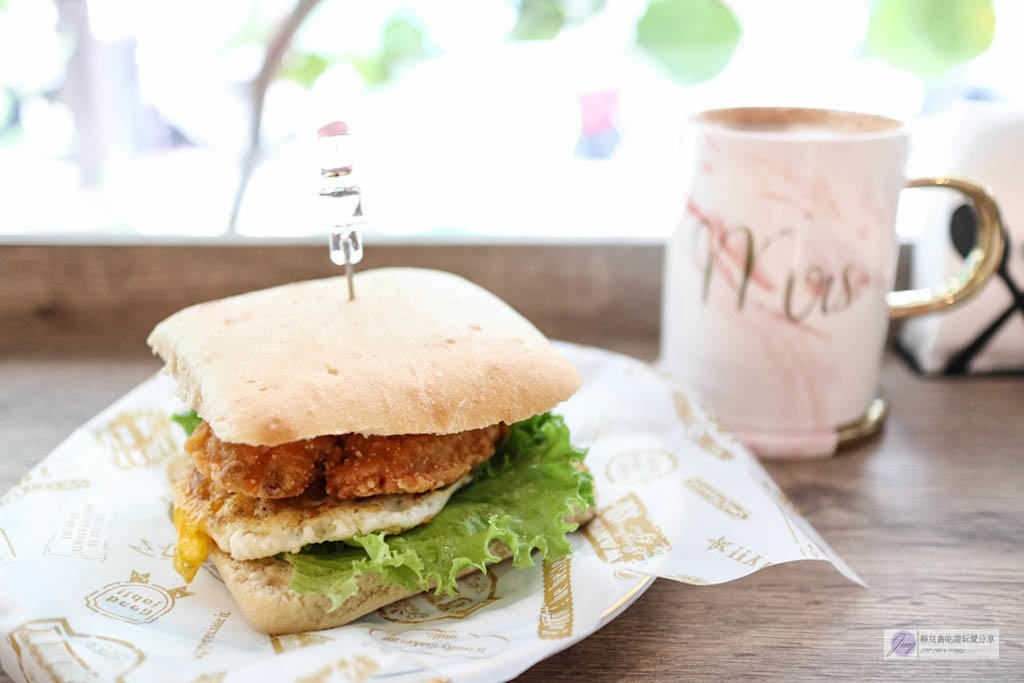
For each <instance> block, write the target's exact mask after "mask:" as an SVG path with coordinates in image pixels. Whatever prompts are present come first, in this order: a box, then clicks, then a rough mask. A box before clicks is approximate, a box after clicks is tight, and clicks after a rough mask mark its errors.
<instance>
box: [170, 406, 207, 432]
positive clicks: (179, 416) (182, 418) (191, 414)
mask: <svg viewBox="0 0 1024 683" xmlns="http://www.w3.org/2000/svg"><path fill="white" fill-rule="evenodd" d="M171 419H172V420H174V421H175V422H177V423H178V424H179V425H180V426H181V428H182V429H184V430H185V434H187V435H188V436H192V432H194V431H196V427H198V426H199V425H200V424H201V423H202V421H203V418H201V417H199V416H198V415H196V411H194V410H189V411H187V412H184V413H176V414H174V415H171Z"/></svg>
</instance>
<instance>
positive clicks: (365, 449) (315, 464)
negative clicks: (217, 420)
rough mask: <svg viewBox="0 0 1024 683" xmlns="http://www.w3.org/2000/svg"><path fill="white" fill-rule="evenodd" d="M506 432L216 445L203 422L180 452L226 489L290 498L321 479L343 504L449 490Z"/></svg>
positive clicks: (488, 429)
mask: <svg viewBox="0 0 1024 683" xmlns="http://www.w3.org/2000/svg"><path fill="white" fill-rule="evenodd" d="M506 432H507V427H506V426H505V425H504V424H496V425H491V426H490V427H485V428H483V429H472V430H469V431H465V432H459V433H456V434H404V435H395V436H363V435H360V434H345V435H340V436H318V437H316V438H312V439H304V440H302V441H292V442H290V443H285V444H281V445H279V446H249V445H246V444H237V443H229V442H227V441H221V440H220V439H218V438H217V436H216V435H215V434H214V433H213V430H212V429H210V426H209V425H208V424H207V423H206V422H203V423H201V424H200V425H199V426H198V427H197V428H196V430H195V431H194V432H193V434H192V436H191V437H189V439H188V440H187V441H186V442H185V452H186V453H188V454H189V455H190V456H191V457H192V461H193V463H194V464H195V466H196V468H197V469H199V471H201V472H202V473H203V474H204V475H206V476H207V477H209V478H210V479H211V480H212V481H213V482H215V483H216V484H217V485H218V486H219V487H220V488H222V489H224V490H226V491H230V492H233V493H241V494H244V495H247V496H251V497H254V498H264V499H276V498H292V497H295V496H299V495H302V493H303V492H304V491H305V490H306V489H307V488H309V486H310V485H311V484H313V483H314V482H315V481H317V480H318V479H319V478H320V477H321V476H322V477H323V479H324V483H325V488H326V491H327V493H328V494H329V495H330V496H332V497H334V498H337V499H340V500H348V499H353V498H364V497H368V496H377V495H383V494H393V493H422V492H424V491H432V490H434V489H437V488H441V487H443V486H447V485H448V484H451V483H453V482H455V481H457V480H459V479H460V478H461V477H464V476H465V475H466V474H468V473H469V472H470V470H472V469H473V467H475V466H476V465H479V464H480V463H482V462H485V461H486V460H487V459H488V458H490V457H491V456H492V455H493V454H494V450H495V448H496V446H497V443H498V442H499V441H500V440H501V438H502V437H503V436H504V435H505V433H506Z"/></svg>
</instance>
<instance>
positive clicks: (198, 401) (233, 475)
mask: <svg viewBox="0 0 1024 683" xmlns="http://www.w3.org/2000/svg"><path fill="white" fill-rule="evenodd" d="M355 278H356V279H355V290H356V299H354V300H352V301H349V300H348V289H347V284H346V283H345V280H344V279H343V278H327V279H321V280H312V281H308V282H300V283H294V284H288V285H283V286H280V287H273V288H271V289H265V290H261V291H257V292H250V293H248V294H243V295H240V296H235V297H230V298H227V299H222V300H219V301H211V302H207V303H202V304H197V305H195V306H191V307H189V308H186V309H184V310H182V311H179V312H178V313H175V314H174V315H172V316H170V317H169V318H167V319H166V320H164V321H163V322H161V323H159V324H158V325H157V326H156V328H155V329H154V330H153V332H152V333H151V334H150V336H149V339H148V343H149V345H150V347H151V348H152V349H153V351H154V352H155V353H156V354H158V355H159V356H160V357H161V358H162V359H163V361H164V363H165V365H164V370H165V371H166V372H167V373H169V374H170V375H171V376H172V377H173V378H174V379H175V380H176V382H177V392H178V396H179V398H180V399H181V401H182V402H183V404H184V405H185V407H186V408H187V409H188V412H186V413H183V414H181V415H179V416H177V417H176V418H175V419H176V420H177V421H178V422H179V423H180V424H181V425H182V426H183V427H184V428H185V430H186V432H187V433H188V438H187V440H186V441H185V446H184V452H183V453H181V454H179V456H178V457H177V458H175V459H174V461H173V462H172V463H171V465H170V466H169V467H168V475H169V478H170V484H171V489H172V492H173V497H174V508H173V521H174V526H175V528H176V531H177V535H178V540H177V547H176V551H175V557H174V562H175V568H176V569H177V571H178V572H179V573H180V574H181V575H182V576H183V577H184V578H185V580H186V581H189V582H190V581H191V580H192V579H193V578H194V576H195V574H196V572H197V570H199V569H200V567H202V566H203V565H204V563H205V562H206V561H207V558H209V559H211V560H212V562H213V564H214V565H215V566H216V568H217V571H218V573H219V575H220V577H221V578H222V579H223V581H224V583H225V585H226V586H227V588H228V590H229V591H230V592H231V594H232V596H233V598H234V600H235V601H236V602H237V603H238V605H239V607H240V608H241V610H242V612H243V613H244V614H245V616H246V618H247V619H248V621H249V623H250V624H252V626H253V627H254V628H256V629H258V630H260V631H263V632H264V633H268V634H285V633H296V632H300V631H307V630H315V629H323V628H331V627H334V626H340V625H342V624H345V623H348V622H350V621H352V620H354V619H357V618H359V617H360V616H362V615H364V614H367V613H369V612H372V611H374V610H376V609H378V608H379V607H382V606H384V605H387V604H389V603H392V602H395V601H397V600H400V599H402V598H405V597H408V596H410V595H414V594H415V593H418V592H421V591H425V590H432V591H436V592H445V593H449V594H450V593H453V592H455V591H457V579H458V578H459V577H460V576H463V575H465V574H467V573H469V572H473V571H487V566H488V565H490V564H493V563H496V562H499V561H502V560H504V559H511V561H512V563H513V564H514V565H515V566H517V567H527V566H532V565H533V564H534V562H535V561H537V560H540V559H550V558H554V557H558V556H561V555H565V554H568V553H569V552H571V550H572V548H571V545H570V543H569V541H568V539H567V538H566V535H567V534H568V533H570V532H572V531H575V530H576V529H577V528H578V526H579V524H580V523H584V522H585V521H586V519H587V516H588V515H589V514H590V513H591V512H590V511H591V510H592V508H593V504H594V498H593V481H592V478H591V476H590V474H589V473H588V472H587V470H586V467H585V466H584V465H583V459H584V455H585V454H584V452H583V451H581V450H579V449H576V448H575V447H573V446H572V445H571V444H570V441H569V430H568V428H567V427H566V425H565V423H564V421H563V420H562V419H561V418H560V417H559V416H557V415H555V414H552V413H551V412H550V410H551V408H553V407H555V406H556V405H557V404H559V403H561V402H562V401H564V400H566V399H568V398H569V397H570V396H572V394H574V393H575V392H576V391H577V389H578V388H579V386H580V383H581V378H580V375H579V373H578V372H577V371H576V370H575V369H574V368H573V367H572V366H571V365H570V364H569V362H568V361H566V360H565V359H564V358H563V357H562V356H561V355H560V354H559V353H558V352H557V351H556V350H555V349H554V348H553V347H552V345H551V344H550V342H549V341H548V340H547V339H546V338H545V337H544V335H542V334H541V333H540V332H539V331H538V330H537V329H536V328H535V327H534V326H533V325H531V324H530V323H529V322H528V321H527V320H526V319H525V318H523V317H522V316H521V315H519V314H518V313H516V312H515V311H514V310H512V309H511V308H510V307H509V306H508V305H507V304H505V303H504V302H503V301H501V300H500V299H498V298H497V297H495V296H494V295H493V294H491V293H489V292H487V291H485V290H484V289H482V288H480V287H478V286H476V285H474V284H472V283H470V282H468V281H466V280H464V279H462V278H460V277H457V276H455V275H451V274H449V273H443V272H439V271H432V270H423V269H413V268H387V269H379V270H370V271H366V272H364V273H360V274H358V275H356V276H355Z"/></svg>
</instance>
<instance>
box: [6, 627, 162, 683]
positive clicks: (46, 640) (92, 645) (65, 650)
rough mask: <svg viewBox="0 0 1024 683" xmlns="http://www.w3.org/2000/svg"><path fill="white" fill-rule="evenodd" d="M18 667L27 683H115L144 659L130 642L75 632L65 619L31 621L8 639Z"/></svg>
mask: <svg viewBox="0 0 1024 683" xmlns="http://www.w3.org/2000/svg"><path fill="white" fill-rule="evenodd" d="M8 640H9V641H10V643H11V646H12V647H13V648H14V654H15V657H17V660H18V667H19V668H20V669H21V672H22V674H23V675H24V677H25V678H26V679H27V680H29V681H114V682H115V683H122V682H123V681H124V680H125V676H126V675H127V674H129V673H130V672H131V671H132V670H134V669H135V668H136V667H138V666H139V665H140V664H142V662H143V661H144V660H145V659H146V655H145V654H144V653H143V652H142V650H140V649H139V648H137V647H136V646H134V645H132V644H131V643H129V642H126V641H124V640H119V639H117V638H109V637H107V636H101V635H91V634H88V633H76V632H75V631H74V630H73V629H72V628H71V625H70V624H69V623H68V620H67V619H63V618H52V619H33V620H32V621H29V622H26V623H24V624H22V625H21V626H18V627H17V628H15V629H14V630H13V631H11V633H10V635H9V636H8Z"/></svg>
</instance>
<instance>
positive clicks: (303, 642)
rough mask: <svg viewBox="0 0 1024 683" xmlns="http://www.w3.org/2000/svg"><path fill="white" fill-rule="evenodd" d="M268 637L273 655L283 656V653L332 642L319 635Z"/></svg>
mask: <svg viewBox="0 0 1024 683" xmlns="http://www.w3.org/2000/svg"><path fill="white" fill-rule="evenodd" d="M268 637H269V638H270V645H271V647H273V648H274V654H275V655H283V654H284V653H285V652H291V651H292V650H299V649H301V648H304V647H312V646H313V645H322V644H324V643H329V642H331V641H332V640H333V638H330V637H328V636H322V635H320V634H319V633H292V634H288V635H283V636H268Z"/></svg>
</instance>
